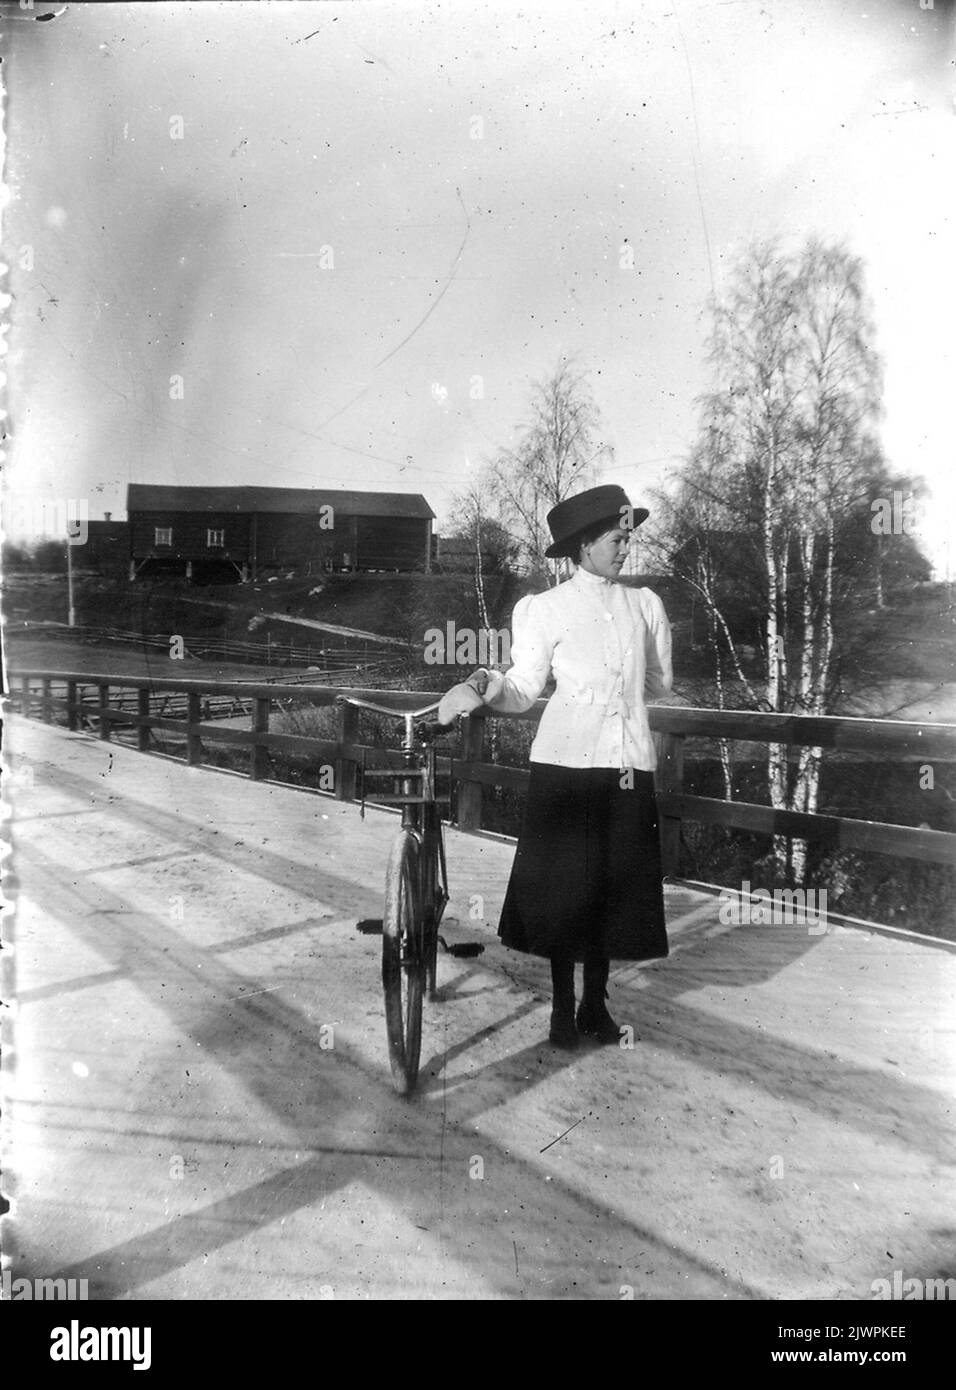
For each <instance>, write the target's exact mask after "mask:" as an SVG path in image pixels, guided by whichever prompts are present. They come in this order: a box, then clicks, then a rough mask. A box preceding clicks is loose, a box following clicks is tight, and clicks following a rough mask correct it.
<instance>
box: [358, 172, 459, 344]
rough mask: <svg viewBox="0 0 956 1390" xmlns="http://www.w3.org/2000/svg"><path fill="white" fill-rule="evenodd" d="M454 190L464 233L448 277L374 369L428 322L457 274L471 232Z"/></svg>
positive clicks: (457, 190)
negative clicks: (403, 335) (408, 330)
mask: <svg viewBox="0 0 956 1390" xmlns="http://www.w3.org/2000/svg"><path fill="white" fill-rule="evenodd" d="M455 192H456V193H457V194H458V201H459V203H460V204H461V210H462V212H463V213H464V214H465V235H464V236H463V237H462V239H461V245H460V246H459V248H458V250H457V252H456V254H455V259H454V262H453V264H452V268H451V270H450V272H449V274H448V277H447V279H446V280H445V283H444V284H443V285H442V287H441V289H440V290H439V291H438V294H436V296H435V298H434V299H433V300H432V302H431V304H430V305H429V307H428V309H427V310H426V312H425V313H424V314H423V315H422V317H421V318H420V319H419V320H418V322H417V323H416V325H415V327H414V328H413V329H412V330H411V332H410V333H406V334H405V337H404V338H403V339H402V341H401V342H400V343H398V344H396V346H395V347H393V348H392V350H391V352H389V353H386V355H385V356H384V357H383V358H382V360H381V362H376V363H375V366H376V369H377V368H378V367H383V366H384V365H385V363H386V362H387V361H388V360H389V359H390V358H392V357H394V356H395V354H396V352H400V351H401V349H402V348H403V347H404V346H405V344H406V343H407V342H408V340H409V338H413V337H414V336H415V334H416V333H417V332H418V330H419V329H420V328H422V327H423V326H424V325H425V324H426V323H427V322H428V320H429V319H430V318H431V316H432V314H433V313H434V312H435V310H436V309H437V308H438V306H439V304H440V303H441V302H442V300H443V299H444V297H445V294H446V293H447V291H448V290H449V289H450V288H451V285H452V281H453V280H454V278H455V276H456V275H457V274H458V267H459V266H460V265H461V258H462V255H463V254H464V250H465V244H466V242H467V241H468V237H469V235H470V233H471V220H470V218H469V216H468V209H467V208H466V207H465V201H464V199H463V198H462V196H461V189H460V188H456V189H455Z"/></svg>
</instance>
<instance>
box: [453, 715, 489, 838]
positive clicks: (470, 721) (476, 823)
mask: <svg viewBox="0 0 956 1390" xmlns="http://www.w3.org/2000/svg"><path fill="white" fill-rule="evenodd" d="M484 748H485V721H484V718H483V717H478V718H476V717H475V716H473V715H472V716H469V717H468V718H467V719H463V720H462V721H461V728H460V733H459V735H458V757H457V759H456V761H460V762H463V763H480V762H481V761H482V758H483V756H484ZM458 829H459V830H480V829H481V783H480V782H469V781H466V780H465V781H463V780H462V779H461V778H459V779H458Z"/></svg>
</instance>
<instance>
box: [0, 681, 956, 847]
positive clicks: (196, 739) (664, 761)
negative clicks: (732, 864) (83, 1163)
mask: <svg viewBox="0 0 956 1390" xmlns="http://www.w3.org/2000/svg"><path fill="white" fill-rule="evenodd" d="M10 674H11V690H10V693H9V697H8V698H9V700H10V702H11V703H12V704H13V705H14V707H15V708H17V709H18V710H19V712H20V713H22V714H24V715H27V716H32V717H38V718H40V719H43V720H45V721H46V722H47V723H52V722H53V721H54V719H55V717H56V716H57V715H61V716H62V715H65V719H66V725H67V727H68V728H69V729H72V730H79V729H81V728H82V729H86V730H90V731H92V732H94V733H96V734H97V736H98V737H99V738H100V739H103V740H106V741H108V740H109V739H110V738H111V736H112V734H113V732H114V731H115V730H119V729H126V730H132V731H135V735H136V746H137V747H138V748H139V750H140V751H141V752H148V751H149V748H150V741H151V735H152V733H153V732H154V731H164V732H168V733H172V734H175V735H178V738H179V741H181V742H182V743H183V744H184V747H185V761H186V763H187V764H189V765H191V766H196V765H199V764H200V763H202V761H203V756H204V745H212V744H215V743H221V744H231V745H233V746H236V745H238V746H240V747H245V748H247V749H248V761H247V771H248V775H249V776H250V777H251V778H253V779H254V780H264V779H267V778H268V775H269V752H270V750H276V751H277V752H283V751H284V752H288V753H294V754H299V755H305V756H310V757H315V758H319V759H321V760H322V762H323V763H327V764H332V765H333V766H334V777H333V779H332V780H333V786H334V795H335V796H336V797H337V798H338V799H340V800H352V799H354V797H355V791H356V773H357V769H358V768H359V767H360V766H361V765H362V764H363V763H364V762H365V761H366V760H368V761H369V762H370V763H372V764H373V765H374V763H375V761H376V759H378V758H381V756H382V750H381V748H379V747H377V746H375V745H372V744H367V743H363V742H361V741H360V729H361V723H362V720H363V719H364V718H365V715H364V712H363V711H360V710H358V709H356V708H355V706H353V705H341V704H339V705H336V701H337V698H338V697H339V696H340V695H344V694H350V695H355V696H357V697H359V698H361V699H365V700H372V701H384V702H386V703H388V704H389V705H393V706H395V707H396V708H399V709H415V708H417V707H420V706H422V705H424V704H426V703H428V702H429V701H430V700H437V699H438V698H439V696H440V692H429V691H420V690H415V691H400V690H368V689H353V688H350V687H342V686H327V685H308V684H304V683H301V682H298V681H297V682H295V683H289V684H284V683H282V682H269V683H266V684H257V683H255V682H248V681H203V680H187V679H183V680H176V679H159V680H157V679H156V678H155V677H138V676H116V675H105V674H102V675H101V674H89V673H87V672H76V671H65V672H64V671H60V672H52V671H38V670H20V671H16V672H11V673H10ZM173 700H175V701H176V703H175V704H174V703H173ZM214 701H215V702H216V703H217V704H219V705H221V704H222V702H224V701H226V702H228V701H234V702H236V705H237V706H238V707H239V708H241V709H242V710H243V711H244V712H246V711H248V713H247V715H246V717H248V718H249V727H248V728H247V729H243V728H236V727H229V728H224V727H223V725H222V723H221V722H219V723H216V722H215V721H214V720H213V719H212V718H211V717H210V714H211V706H212V703H213V702H214ZM303 703H304V704H307V705H310V706H313V707H315V706H319V707H322V706H331V707H334V709H335V733H334V737H332V738H321V737H314V736H311V735H307V734H296V733H285V732H280V731H279V730H277V729H275V728H274V727H273V726H272V724H271V720H272V718H273V716H274V715H275V713H276V712H277V709H281V710H282V711H283V712H285V709H286V707H287V706H289V705H290V704H303ZM546 703H547V701H546V700H543V699H542V700H538V701H537V702H536V704H535V705H534V706H533V707H532V708H531V709H530V710H528V711H527V712H526V713H524V714H521V715H513V716H512V715H509V716H508V717H509V718H517V719H523V720H527V721H531V722H537V720H538V719H539V718H540V716H541V713H542V711H543V709H544V707H545V705H546ZM493 717H494V716H493V715H492V713H491V712H490V711H489V712H488V713H487V714H483V715H482V717H475V716H472V717H471V718H469V719H465V720H462V721H461V724H460V727H459V730H458V733H457V746H456V749H455V753H454V755H453V756H451V757H442V758H440V759H439V770H440V771H443V772H445V773H447V774H450V776H451V777H452V780H453V782H454V784H455V787H456V790H457V798H456V801H457V824H458V826H459V827H460V828H461V829H462V830H470V831H475V830H480V829H481V825H482V788H483V787H485V786H493V787H507V788H511V789H515V790H518V791H523V790H524V789H525V788H526V787H527V784H528V777H529V773H528V770H527V769H526V768H518V767H506V766H502V765H501V764H498V763H494V762H488V761H486V760H485V739H486V725H487V723H488V720H489V719H491V718H493ZM650 722H651V728H652V730H653V731H654V733H655V734H656V735H657V738H658V746H659V766H658V772H657V792H658V809H659V812H660V817H661V845H662V851H663V856H664V871H665V873H668V874H676V872H677V864H678V855H679V848H680V834H681V826H682V824H683V823H684V822H685V821H691V822H702V823H706V824H710V825H721V826H724V827H727V828H732V829H738V830H745V831H749V832H751V833H758V834H766V835H779V836H787V837H791V838H800V839H803V840H807V841H812V842H815V843H817V844H822V845H824V846H827V847H831V848H839V849H855V850H864V851H870V852H876V853H881V854H889V855H894V856H896V857H899V858H903V859H917V860H924V861H927V862H930V863H937V864H951V865H956V834H950V833H948V832H946V831H941V830H930V829H926V828H923V827H915V826H907V825H896V824H891V823H887V822H882V821H880V822H877V821H867V820H860V819H854V818H851V817H846V816H829V815H818V814H806V813H803V812H798V811H786V810H778V809H776V808H775V807H772V806H766V805H760V804H756V803H751V802H743V801H727V800H721V799H718V798H713V797H705V796H698V795H693V794H689V793H688V792H687V791H686V790H685V787H684V750H685V744H686V741H687V739H689V738H690V739H704V740H708V741H712V740H715V739H729V740H732V741H744V742H747V743H753V744H763V745H766V744H782V745H785V746H786V747H787V748H788V749H794V748H819V749H822V750H824V752H827V751H830V752H838V753H843V752H869V753H880V754H883V755H885V756H890V755H894V756H896V757H898V758H915V759H918V760H919V761H920V762H921V763H922V762H926V763H932V762H933V761H934V760H937V761H941V762H954V761H956V725H953V724H939V723H920V722H909V723H907V722H902V721H896V720H886V719H856V718H849V717H843V716H832V715H828V716H819V717H817V716H810V715H787V714H762V713H755V712H751V711H745V710H740V711H737V710H714V709H693V708H686V707H676V706H664V705H652V706H650ZM369 800H370V801H372V800H374V798H372V797H369Z"/></svg>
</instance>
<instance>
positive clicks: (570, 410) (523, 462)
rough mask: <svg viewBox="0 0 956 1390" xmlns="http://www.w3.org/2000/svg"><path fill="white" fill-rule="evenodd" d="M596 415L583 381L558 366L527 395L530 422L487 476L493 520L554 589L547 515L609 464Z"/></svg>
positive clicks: (556, 568)
mask: <svg viewBox="0 0 956 1390" xmlns="http://www.w3.org/2000/svg"><path fill="white" fill-rule="evenodd" d="M599 431H600V413H599V411H598V408H597V405H596V404H595V401H594V398H593V396H592V394H591V390H590V387H589V385H588V382H587V377H586V375H585V374H584V373H583V372H581V371H579V370H578V369H577V368H575V367H574V366H573V365H572V364H571V363H570V362H566V361H565V362H561V363H559V364H558V366H557V367H556V368H555V369H554V371H553V372H552V373H551V374H550V376H548V377H547V378H546V379H545V380H543V381H540V382H537V383H535V385H534V386H533V387H532V393H531V412H530V421H529V423H528V424H527V425H525V426H524V427H523V428H522V429H521V431H520V433H519V437H518V441H517V443H516V444H515V445H514V447H513V448H510V449H502V450H500V451H499V453H498V454H497V456H496V457H495V459H494V460H493V461H492V463H491V465H490V466H489V470H488V484H489V488H490V490H491V492H492V495H493V496H494V498H495V501H496V503H497V507H498V511H499V515H500V516H502V517H507V518H508V526H509V529H510V530H511V532H512V534H513V535H514V536H515V538H516V540H517V541H518V543H519V545H520V548H521V553H522V558H523V559H524V561H525V563H526V564H527V565H528V567H529V568H530V569H532V570H539V571H544V570H548V571H549V572H550V574H551V578H552V581H553V582H554V583H555V584H557V583H558V581H559V579H560V577H561V573H562V568H563V567H562V565H561V564H560V562H559V563H555V562H554V561H548V560H546V559H545V556H544V552H545V550H546V549H547V547H548V546H549V545H550V543H551V535H550V532H549V530H548V526H547V514H548V512H549V511H550V510H551V508H552V507H554V506H556V505H557V504H558V503H559V502H562V501H564V499H565V498H566V497H570V496H571V495H572V494H574V493H576V492H581V491H583V490H584V488H586V487H590V486H592V485H593V483H594V481H595V471H596V465H597V462H598V460H599V459H601V458H610V457H611V456H612V451H611V449H610V447H609V446H608V445H607V444H605V443H604V442H602V440H601V439H600V435H599Z"/></svg>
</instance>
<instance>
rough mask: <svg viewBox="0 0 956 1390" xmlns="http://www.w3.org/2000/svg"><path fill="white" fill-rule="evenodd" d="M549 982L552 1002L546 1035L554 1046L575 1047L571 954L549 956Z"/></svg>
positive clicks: (572, 960)
mask: <svg viewBox="0 0 956 1390" xmlns="http://www.w3.org/2000/svg"><path fill="white" fill-rule="evenodd" d="M551 983H552V985H553V987H554V1004H553V1006H552V1009H551V1031H550V1033H549V1035H548V1036H549V1037H550V1039H551V1041H552V1042H553V1043H554V1045H555V1047H566V1048H573V1047H577V1045H578V1030H577V1028H575V1026H574V957H573V956H552V957H551Z"/></svg>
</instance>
